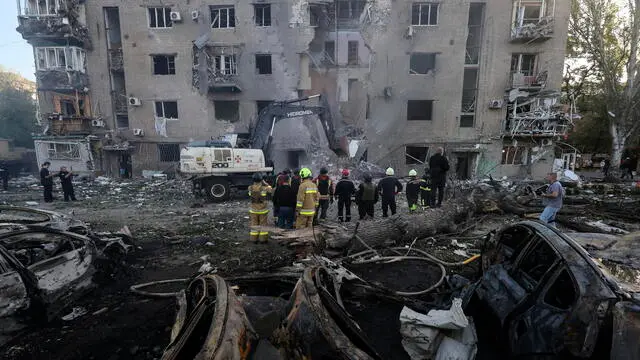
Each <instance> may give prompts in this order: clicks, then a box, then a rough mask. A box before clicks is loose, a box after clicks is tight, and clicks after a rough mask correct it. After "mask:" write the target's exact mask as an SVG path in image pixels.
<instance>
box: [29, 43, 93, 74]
mask: <svg viewBox="0 0 640 360" xmlns="http://www.w3.org/2000/svg"><path fill="white" fill-rule="evenodd" d="M52 52H53V55H52ZM43 55H44V58H43ZM60 55H63V56H64V64H63V65H61V64H60ZM35 57H36V59H35V60H36V61H35V65H36V70H42V71H47V70H61V69H63V70H65V71H79V72H82V73H84V72H86V65H85V63H86V53H85V51H84V49H82V48H79V47H77V46H42V47H36V48H35ZM41 60H44V67H43V66H42V65H41V64H40V62H41Z"/></svg>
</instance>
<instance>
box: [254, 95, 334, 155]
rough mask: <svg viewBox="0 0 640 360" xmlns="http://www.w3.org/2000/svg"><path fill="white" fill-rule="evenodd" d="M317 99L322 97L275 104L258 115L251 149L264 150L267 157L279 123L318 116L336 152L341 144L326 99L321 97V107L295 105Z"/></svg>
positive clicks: (309, 97)
mask: <svg viewBox="0 0 640 360" xmlns="http://www.w3.org/2000/svg"><path fill="white" fill-rule="evenodd" d="M317 97H320V95H313V96H307V97H304V98H300V99H295V100H287V101H279V102H274V103H271V104H269V105H268V106H267V107H265V108H264V109H262V111H260V113H259V114H258V118H257V121H256V125H255V126H254V128H253V131H252V132H251V136H250V138H249V145H250V147H251V148H253V149H262V152H263V153H264V154H265V156H267V154H268V152H269V147H270V145H271V140H272V139H273V129H274V127H275V124H276V123H277V122H278V121H280V120H282V119H290V118H294V117H300V116H306V115H318V118H319V119H320V122H321V123H322V127H323V129H324V132H325V135H326V136H327V140H328V142H329V147H330V148H331V149H332V150H334V151H336V150H337V149H338V145H339V144H337V141H336V139H335V131H334V128H333V121H332V118H331V112H330V110H329V106H328V105H327V104H326V102H325V101H324V99H323V98H321V97H320V103H321V106H305V105H293V104H295V103H299V102H302V101H306V100H309V99H312V98H317Z"/></svg>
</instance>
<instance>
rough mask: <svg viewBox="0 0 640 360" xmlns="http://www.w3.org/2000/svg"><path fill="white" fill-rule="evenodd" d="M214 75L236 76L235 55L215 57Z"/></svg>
mask: <svg viewBox="0 0 640 360" xmlns="http://www.w3.org/2000/svg"><path fill="white" fill-rule="evenodd" d="M215 66H216V73H218V74H221V75H237V74H238V67H237V64H236V56H235V55H217V56H216V57H215Z"/></svg>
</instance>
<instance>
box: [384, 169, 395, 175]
mask: <svg viewBox="0 0 640 360" xmlns="http://www.w3.org/2000/svg"><path fill="white" fill-rule="evenodd" d="M385 173H386V174H387V175H389V176H393V175H394V174H395V173H396V172H395V171H393V168H387V171H386V172H385Z"/></svg>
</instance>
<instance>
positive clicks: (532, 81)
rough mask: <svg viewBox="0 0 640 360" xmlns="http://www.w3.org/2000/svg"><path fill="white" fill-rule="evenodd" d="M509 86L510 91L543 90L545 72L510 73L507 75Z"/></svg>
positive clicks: (545, 77) (545, 80) (545, 78)
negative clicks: (521, 89) (524, 89)
mask: <svg viewBox="0 0 640 360" xmlns="http://www.w3.org/2000/svg"><path fill="white" fill-rule="evenodd" d="M509 79H510V81H509V86H508V88H510V89H517V88H543V87H544V86H545V85H546V82H547V72H546V71H542V72H539V73H533V74H531V73H523V72H511V73H510V74H509Z"/></svg>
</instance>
